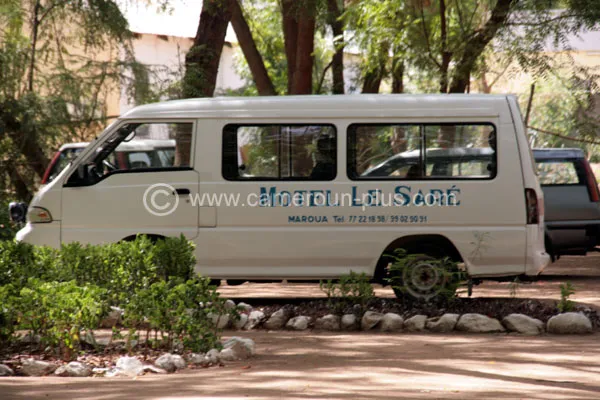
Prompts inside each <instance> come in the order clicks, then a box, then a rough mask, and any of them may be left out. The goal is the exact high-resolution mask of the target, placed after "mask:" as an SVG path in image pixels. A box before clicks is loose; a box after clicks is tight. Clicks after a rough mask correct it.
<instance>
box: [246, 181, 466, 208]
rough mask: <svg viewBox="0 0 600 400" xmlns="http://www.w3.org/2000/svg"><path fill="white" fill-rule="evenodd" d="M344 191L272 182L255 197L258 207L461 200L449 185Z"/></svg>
mask: <svg viewBox="0 0 600 400" xmlns="http://www.w3.org/2000/svg"><path fill="white" fill-rule="evenodd" d="M349 189H350V190H349V191H348V192H341V191H339V190H336V191H332V190H330V189H301V190H293V191H290V190H277V187H276V186H270V187H266V186H261V187H260V189H259V190H260V193H259V197H258V199H259V200H258V204H257V205H258V206H260V207H311V208H312V207H341V206H348V207H360V208H363V209H365V208H372V207H410V206H414V207H424V206H427V207H433V206H438V207H455V206H459V205H460V204H461V202H460V199H459V197H460V194H461V189H460V188H458V187H456V185H452V186H450V187H446V188H433V189H419V188H415V187H413V186H408V185H398V186H396V187H395V188H394V190H393V192H391V193H385V192H384V191H382V190H381V189H367V190H361V189H360V187H359V186H351V187H350V188H349Z"/></svg>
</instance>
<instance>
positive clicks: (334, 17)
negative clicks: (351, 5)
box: [327, 0, 344, 94]
mask: <svg viewBox="0 0 600 400" xmlns="http://www.w3.org/2000/svg"><path fill="white" fill-rule="evenodd" d="M327 10H328V16H327V18H328V23H329V25H330V26H331V30H332V31H333V37H334V46H335V54H334V55H333V58H332V60H331V73H332V76H333V89H332V91H333V94H344V39H343V35H344V23H343V22H342V21H340V17H341V15H342V11H341V10H340V7H338V2H337V0H328V1H327Z"/></svg>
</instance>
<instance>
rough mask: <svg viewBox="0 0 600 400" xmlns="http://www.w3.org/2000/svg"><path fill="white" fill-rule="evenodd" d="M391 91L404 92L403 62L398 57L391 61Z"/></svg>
mask: <svg viewBox="0 0 600 400" xmlns="http://www.w3.org/2000/svg"><path fill="white" fill-rule="evenodd" d="M392 93H404V62H403V61H400V60H398V59H394V61H393V63H392Z"/></svg>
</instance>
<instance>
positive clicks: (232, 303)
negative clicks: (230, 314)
mask: <svg viewBox="0 0 600 400" xmlns="http://www.w3.org/2000/svg"><path fill="white" fill-rule="evenodd" d="M223 306H224V307H225V309H226V310H233V309H234V308H235V301H233V300H230V299H227V300H225V304H224V305H223Z"/></svg>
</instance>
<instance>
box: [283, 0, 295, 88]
mask: <svg viewBox="0 0 600 400" xmlns="http://www.w3.org/2000/svg"><path fill="white" fill-rule="evenodd" d="M281 13H282V14H283V15H282V17H283V18H282V21H283V40H284V45H285V57H286V59H287V78H288V90H287V92H288V94H291V93H292V92H293V84H294V72H295V71H296V52H297V48H298V15H297V9H296V7H295V5H294V0H282V1H281Z"/></svg>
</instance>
